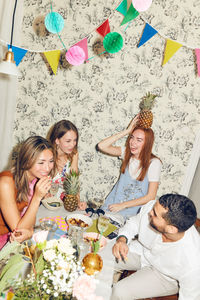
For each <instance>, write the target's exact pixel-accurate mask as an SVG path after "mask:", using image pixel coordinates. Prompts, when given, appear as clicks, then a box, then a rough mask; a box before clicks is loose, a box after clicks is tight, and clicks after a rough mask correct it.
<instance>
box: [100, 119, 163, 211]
mask: <svg viewBox="0 0 200 300" xmlns="http://www.w3.org/2000/svg"><path fill="white" fill-rule="evenodd" d="M137 121H138V116H136V117H135V118H134V119H133V120H132V121H131V123H130V125H129V126H128V128H127V129H125V130H123V131H121V132H119V133H117V134H115V135H113V136H110V137H108V138H106V139H104V140H102V141H101V142H100V143H99V144H98V149H99V150H100V151H102V152H103V153H106V154H109V155H112V156H119V157H121V158H122V165H121V174H120V177H119V180H118V181H117V183H116V184H115V186H114V187H113V189H112V191H111V192H110V194H109V195H108V196H107V197H106V199H105V203H104V205H103V206H102V209H104V210H107V211H110V212H112V213H119V214H120V215H122V216H123V217H129V216H132V215H136V214H137V213H138V211H139V209H140V207H141V205H144V204H145V203H147V202H148V201H150V200H153V199H155V197H156V194H157V189H158V185H159V179H160V172H161V161H160V159H159V158H157V157H156V156H155V155H154V154H153V153H152V147H153V143H154V133H153V130H152V129H151V128H148V129H145V128H141V127H137ZM126 135H128V138H127V141H126V146H125V148H122V147H118V146H114V145H113V144H114V143H115V142H116V141H117V140H119V139H121V138H123V137H124V136H126Z"/></svg>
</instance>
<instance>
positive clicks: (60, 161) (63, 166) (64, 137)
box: [48, 120, 86, 210]
mask: <svg viewBox="0 0 200 300" xmlns="http://www.w3.org/2000/svg"><path fill="white" fill-rule="evenodd" d="M48 139H49V140H50V142H51V143H52V145H53V147H54V149H55V152H56V176H55V177H54V178H53V181H54V182H55V183H58V184H59V185H60V189H59V192H58V196H60V195H61V193H62V192H63V189H62V181H63V178H64V176H65V174H68V173H69V172H70V170H74V171H76V172H78V130H77V128H76V126H75V125H74V124H73V123H72V122H70V121H68V120H61V121H59V122H57V123H56V124H54V125H53V127H52V128H51V129H50V132H49V133H48ZM78 206H79V208H80V209H83V210H84V209H85V208H86V202H80V201H79V204H78Z"/></svg>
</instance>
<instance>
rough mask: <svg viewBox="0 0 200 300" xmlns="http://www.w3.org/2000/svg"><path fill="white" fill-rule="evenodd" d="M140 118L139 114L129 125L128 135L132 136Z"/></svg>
mask: <svg viewBox="0 0 200 300" xmlns="http://www.w3.org/2000/svg"><path fill="white" fill-rule="evenodd" d="M139 116H140V114H137V115H136V116H135V117H134V118H133V119H132V121H131V122H130V123H129V125H128V127H127V131H128V134H130V133H131V132H132V131H133V129H134V128H135V127H136V126H137V123H138V121H139Z"/></svg>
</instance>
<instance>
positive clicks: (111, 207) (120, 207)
mask: <svg viewBox="0 0 200 300" xmlns="http://www.w3.org/2000/svg"><path fill="white" fill-rule="evenodd" d="M108 209H109V210H110V211H112V212H118V211H120V210H123V209H125V207H124V203H116V204H111V205H109V206H108Z"/></svg>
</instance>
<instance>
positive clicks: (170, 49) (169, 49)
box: [163, 40, 183, 65]
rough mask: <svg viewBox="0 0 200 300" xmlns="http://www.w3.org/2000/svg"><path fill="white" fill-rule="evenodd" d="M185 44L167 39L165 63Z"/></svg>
mask: <svg viewBox="0 0 200 300" xmlns="http://www.w3.org/2000/svg"><path fill="white" fill-rule="evenodd" d="M182 46H183V45H181V44H179V43H177V42H174V41H172V40H167V43H166V46H165V54H164V60H163V65H165V64H166V63H167V62H168V60H169V59H170V58H171V57H172V56H173V55H174V54H175V53H176V51H178V50H179V49H180V48H181V47H182Z"/></svg>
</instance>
